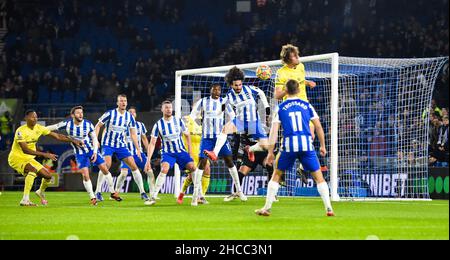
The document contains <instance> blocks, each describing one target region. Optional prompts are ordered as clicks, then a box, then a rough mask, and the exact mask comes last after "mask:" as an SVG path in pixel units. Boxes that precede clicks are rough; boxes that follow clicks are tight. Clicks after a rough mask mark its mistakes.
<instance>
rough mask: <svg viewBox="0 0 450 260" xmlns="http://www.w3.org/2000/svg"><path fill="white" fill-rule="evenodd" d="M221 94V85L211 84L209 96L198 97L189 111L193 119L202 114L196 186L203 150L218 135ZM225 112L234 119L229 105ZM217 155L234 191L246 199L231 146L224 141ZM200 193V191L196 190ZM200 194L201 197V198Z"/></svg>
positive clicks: (202, 165)
mask: <svg viewBox="0 0 450 260" xmlns="http://www.w3.org/2000/svg"><path fill="white" fill-rule="evenodd" d="M220 94H221V86H220V84H213V85H211V96H209V97H205V98H202V99H200V100H199V101H198V102H197V103H196V104H195V105H194V109H193V110H192V112H191V115H190V117H191V118H192V119H193V120H196V119H197V118H198V117H199V115H200V114H203V116H202V122H201V125H202V127H203V129H202V141H201V145H200V155H199V158H200V161H199V165H198V173H199V174H198V175H197V179H196V180H194V181H196V182H197V186H198V187H201V183H200V182H201V177H202V175H203V171H204V169H205V167H206V164H207V162H208V157H207V156H206V155H205V154H204V153H203V151H204V150H211V149H213V148H214V145H215V144H216V141H217V136H218V135H220V133H221V131H222V129H223V126H224V122H225V118H224V113H223V111H222V103H223V99H222V98H221V97H220ZM225 112H226V113H227V115H228V118H229V119H230V120H234V117H235V113H234V111H233V109H232V108H231V106H230V105H227V106H226V108H225ZM217 155H218V156H219V157H222V158H223V159H224V161H225V164H226V166H227V167H228V171H229V172H230V175H231V177H232V178H233V182H234V186H235V188H236V191H238V193H237V194H238V196H239V198H240V199H241V200H242V201H247V197H246V196H245V195H244V193H243V192H242V189H241V185H240V182H239V175H238V170H237V168H236V166H235V165H234V162H233V152H232V151H231V146H230V144H229V143H228V141H227V142H226V144H225V145H224V146H223V147H222V149H221V150H220V151H219V153H218V154H217ZM198 193H201V191H198ZM183 195H184V194H180V196H179V197H178V201H182V199H183ZM203 195H204V194H202V196H201V197H202V198H203Z"/></svg>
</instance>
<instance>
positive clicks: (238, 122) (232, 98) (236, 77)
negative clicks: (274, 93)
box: [204, 67, 270, 162]
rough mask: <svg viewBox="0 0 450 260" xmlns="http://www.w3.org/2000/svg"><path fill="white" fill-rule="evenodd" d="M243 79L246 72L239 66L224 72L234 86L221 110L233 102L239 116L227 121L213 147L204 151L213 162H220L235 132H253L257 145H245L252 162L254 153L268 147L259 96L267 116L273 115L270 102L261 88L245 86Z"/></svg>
mask: <svg viewBox="0 0 450 260" xmlns="http://www.w3.org/2000/svg"><path fill="white" fill-rule="evenodd" d="M244 79H245V75H244V72H243V71H242V70H241V69H239V68H238V67H233V68H231V69H230V70H229V71H228V73H227V74H226V75H225V81H226V83H227V84H228V86H229V87H230V88H231V89H230V90H229V92H228V94H227V96H226V97H225V98H224V101H223V104H222V111H224V110H225V107H226V105H227V104H230V105H231V106H232V107H233V108H234V109H235V110H236V117H235V118H234V120H233V121H232V122H228V123H227V124H226V125H225V126H224V128H223V129H222V132H221V133H220V134H219V135H218V136H217V142H216V145H215V147H214V150H213V151H209V150H205V151H204V153H205V155H207V156H208V157H209V158H210V159H211V160H213V161H217V155H218V154H219V152H220V150H221V149H222V147H223V146H224V144H225V143H226V142H227V138H228V135H229V134H233V133H236V132H238V133H240V134H247V135H250V136H251V137H252V138H253V139H255V140H258V143H257V144H255V145H253V146H251V147H250V146H247V147H246V148H245V152H246V153H247V154H248V156H249V159H250V161H252V162H253V161H255V155H254V152H256V151H264V150H267V148H268V136H267V133H266V131H265V130H264V127H263V126H262V124H261V118H260V116H259V114H258V109H257V106H258V103H257V98H256V97H259V98H260V99H261V101H262V102H263V105H264V107H265V109H266V115H270V105H269V102H268V101H267V97H266V95H265V94H264V92H263V91H262V90H261V89H259V88H257V87H255V86H246V85H244V84H243V81H244Z"/></svg>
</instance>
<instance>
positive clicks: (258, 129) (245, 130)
mask: <svg viewBox="0 0 450 260" xmlns="http://www.w3.org/2000/svg"><path fill="white" fill-rule="evenodd" d="M233 124H234V125H235V126H236V128H237V132H238V133H239V134H246V135H248V136H249V137H251V138H253V139H255V140H259V139H267V138H269V136H268V135H267V133H266V130H265V129H264V127H263V125H262V124H261V121H259V120H257V121H252V122H246V121H242V120H240V119H238V118H235V119H233Z"/></svg>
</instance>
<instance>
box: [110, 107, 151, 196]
mask: <svg viewBox="0 0 450 260" xmlns="http://www.w3.org/2000/svg"><path fill="white" fill-rule="evenodd" d="M128 112H130V113H131V115H132V116H133V117H134V118H135V119H136V118H137V113H136V108H135V107H130V109H128ZM136 134H137V138H138V143H139V146H138V147H137V148H136V146H134V143H133V139H132V138H131V134H130V129H129V128H128V129H127V131H126V136H125V140H126V142H127V148H128V151H130V152H131V155H132V156H133V158H134V161H135V162H136V164H137V166H138V167H139V169H141V170H143V171H144V173H145V174H146V175H147V182H148V186H149V190H150V194H152V193H153V192H154V191H155V175H153V172H152V171H150V172H146V171H145V164H146V163H147V156H146V155H145V153H144V150H143V149H142V144H143V145H144V148H145V151H147V150H148V139H147V136H146V134H147V128H145V125H144V123H142V122H139V121H136ZM137 150H139V151H140V152H141V157H142V159H141V158H139V157H138V156H137ZM130 171H131V169H130V167H128V165H127V164H125V163H124V162H122V164H121V165H120V175H119V177H118V178H117V183H116V192H117V193H119V192H120V191H121V190H122V187H123V184H124V183H125V180H126V178H127V176H128V173H129V172H130ZM136 174H137V173H136V172H135V173H133V172H132V175H133V179H134V180H135V182H136V183H137V184H138V189H139V192H140V194H145V190H144V185H143V182H142V181H140V180H142V176H136Z"/></svg>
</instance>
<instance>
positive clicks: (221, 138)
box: [203, 122, 237, 161]
mask: <svg viewBox="0 0 450 260" xmlns="http://www.w3.org/2000/svg"><path fill="white" fill-rule="evenodd" d="M236 131H237V128H236V126H235V125H234V123H233V122H228V123H227V124H226V125H225V126H224V127H223V130H222V132H221V133H220V134H219V135H218V136H217V140H216V145H215V146H214V149H213V150H212V151H209V150H204V151H203V152H204V154H205V155H206V156H208V158H209V159H211V160H212V161H217V160H218V158H219V157H218V155H219V153H220V150H222V147H223V146H224V145H225V144H226V142H227V140H228V135H229V134H233V133H236Z"/></svg>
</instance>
